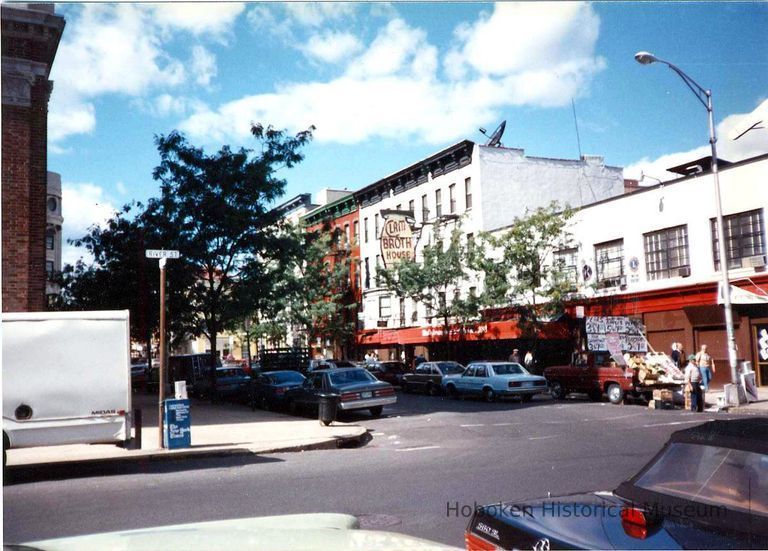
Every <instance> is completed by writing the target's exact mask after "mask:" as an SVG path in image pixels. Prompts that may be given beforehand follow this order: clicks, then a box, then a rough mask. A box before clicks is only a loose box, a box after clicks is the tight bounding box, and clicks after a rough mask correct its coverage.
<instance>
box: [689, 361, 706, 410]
mask: <svg viewBox="0 0 768 551" xmlns="http://www.w3.org/2000/svg"><path fill="white" fill-rule="evenodd" d="M685 391H686V392H688V393H690V395H691V411H698V412H702V411H704V393H703V392H702V389H701V370H700V369H699V366H698V365H696V356H694V355H693V354H691V355H690V356H688V365H686V366H685Z"/></svg>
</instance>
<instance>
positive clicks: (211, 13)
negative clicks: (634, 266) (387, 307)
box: [48, 2, 768, 262]
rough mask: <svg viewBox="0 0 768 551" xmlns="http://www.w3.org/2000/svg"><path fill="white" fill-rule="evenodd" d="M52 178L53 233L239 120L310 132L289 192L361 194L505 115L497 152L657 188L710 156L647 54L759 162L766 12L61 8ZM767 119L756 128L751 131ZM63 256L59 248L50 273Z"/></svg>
mask: <svg viewBox="0 0 768 551" xmlns="http://www.w3.org/2000/svg"><path fill="white" fill-rule="evenodd" d="M57 10H58V11H59V13H61V14H62V15H64V17H65V18H66V20H67V25H66V28H65V31H64V36H63V38H62V43H61V45H60V48H59V51H58V54H57V57H56V61H55V63H54V68H53V72H52V79H53V80H54V82H55V84H54V92H53V94H52V97H51V103H50V115H49V161H48V163H49V170H53V171H56V172H60V173H61V175H62V180H63V187H64V204H63V208H64V217H65V237H78V236H80V235H82V234H83V232H84V231H85V230H86V228H87V227H88V226H89V225H90V224H93V223H99V222H101V221H103V219H104V218H105V217H106V216H108V215H109V214H110V212H111V211H112V210H113V209H114V208H116V207H119V206H120V205H122V204H123V203H125V202H127V201H130V200H132V199H138V200H143V199H146V198H147V197H149V196H152V195H154V194H156V192H157V185H156V183H155V182H154V181H153V180H152V176H151V173H152V169H153V168H154V167H155V165H156V164H157V160H158V157H157V153H156V150H155V146H154V143H153V139H154V136H155V135H157V134H165V133H168V132H170V131H171V130H173V129H180V130H181V131H183V132H184V133H185V134H186V135H187V136H188V138H189V139H190V141H191V142H192V143H194V144H196V145H201V146H204V147H205V148H206V149H207V150H209V151H213V150H214V149H216V148H218V147H220V146H221V145H222V144H230V145H232V146H244V147H253V146H255V143H254V141H253V140H252V138H251V137H250V134H249V127H250V123H251V121H259V122H262V123H265V124H267V123H268V124H273V125H274V126H276V127H279V128H287V129H289V130H290V131H293V132H295V131H299V130H301V129H304V128H306V127H308V126H309V125H311V124H314V125H316V126H317V132H316V137H315V140H314V142H313V143H312V144H311V145H310V146H309V147H308V148H307V149H306V160H305V161H304V162H303V163H302V164H301V165H300V166H298V167H297V168H295V169H292V170H289V171H286V172H285V173H284V174H283V175H284V177H285V178H286V179H287V181H288V186H287V189H286V198H288V197H291V196H293V195H296V194H298V193H304V192H316V191H318V190H319V189H321V188H323V187H332V188H347V189H350V190H354V189H358V188H360V187H363V186H365V185H367V184H369V183H371V182H373V181H375V180H377V179H379V178H381V177H383V176H385V175H387V174H390V173H392V172H395V171H396V170H398V169H400V168H402V167H404V166H406V165H408V164H410V163H412V162H415V161H418V160H419V159H421V158H423V157H425V156H427V155H429V154H430V153H432V152H434V151H437V150H439V149H441V148H443V147H445V146H447V145H449V144H451V143H454V142H456V141H459V140H462V139H472V140H476V141H482V140H483V136H482V135H481V134H480V133H479V132H478V131H477V128H478V127H485V128H488V129H492V128H494V127H495V125H496V124H498V123H499V122H500V121H501V120H503V119H506V120H507V130H506V133H505V136H504V138H503V139H502V142H503V144H504V145H506V146H510V147H519V148H524V149H525V150H526V153H527V154H529V155H536V156H544V157H556V158H577V157H578V146H577V141H576V132H575V128H574V119H573V111H572V107H571V100H572V99H573V101H574V102H575V104H576V113H577V119H578V126H579V132H580V137H581V150H582V153H584V154H594V155H602V156H604V157H605V160H606V163H608V164H611V165H614V166H621V167H626V170H625V175H626V176H627V177H636V176H637V175H638V174H639V171H640V169H642V170H644V171H645V173H646V174H648V175H651V176H654V177H657V178H664V177H665V173H664V168H666V167H670V166H674V165H676V164H679V163H682V162H684V161H685V160H686V159H691V158H696V157H698V156H703V155H706V154H707V151H708V145H707V119H706V112H705V110H704V109H703V107H702V106H701V105H700V104H699V103H698V102H697V100H696V98H695V97H694V96H693V95H692V94H691V93H690V91H688V90H687V88H686V87H685V85H684V84H683V82H682V81H681V80H680V79H679V77H677V76H676V75H675V74H674V73H673V72H672V71H670V70H669V69H667V68H666V67H664V66H662V65H659V64H657V65H651V66H641V65H639V64H637V63H636V62H635V61H634V60H633V55H634V54H635V52H637V51H638V50H648V51H651V52H653V53H655V54H656V55H657V56H658V57H660V58H664V59H667V60H669V61H672V62H674V63H675V64H677V65H678V66H680V67H681V68H682V69H683V70H685V71H686V72H687V73H688V74H689V75H690V76H691V77H693V78H694V79H696V80H697V81H698V82H699V83H700V84H701V85H703V86H705V87H708V88H711V89H712V90H713V94H714V101H715V115H716V122H717V124H718V131H719V137H720V141H719V144H718V145H719V152H720V156H721V157H722V158H725V159H728V160H739V159H741V158H746V157H749V156H753V155H755V154H759V153H763V152H768V130H765V129H764V130H756V131H753V132H750V133H749V134H747V135H746V136H744V137H743V138H741V139H740V140H738V141H732V140H729V139H728V134H730V133H731V132H733V130H734V129H736V128H739V127H740V126H742V125H744V124H745V123H746V122H747V121H750V122H751V121H752V120H753V119H755V118H758V119H759V118H762V117H763V115H765V117H764V118H765V120H766V122H767V123H768V33H766V29H768V4H766V3H763V2H759V3H717V2H706V3H693V2H669V3H655V2H642V3H625V2H619V3H594V4H589V3H575V2H563V3H557V4H545V3H540V2H526V3H522V4H516V3H503V4H490V3H441V2H426V3H397V2H395V3H298V2H294V3H278V2H274V3H247V4H236V3H195V4H184V3H166V4H130V3H125V4H85V5H81V4H58V5H57ZM765 126H768V124H766V125H765ZM77 254H78V251H75V250H73V249H72V248H66V249H65V255H64V260H65V262H66V261H72V260H73V259H75V258H76V256H77Z"/></svg>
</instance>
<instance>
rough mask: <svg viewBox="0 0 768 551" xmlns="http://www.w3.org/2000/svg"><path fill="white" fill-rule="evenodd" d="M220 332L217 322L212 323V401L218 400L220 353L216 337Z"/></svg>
mask: <svg viewBox="0 0 768 551" xmlns="http://www.w3.org/2000/svg"><path fill="white" fill-rule="evenodd" d="M218 333H219V332H218V327H216V324H215V323H212V324H211V330H210V336H209V338H210V340H211V373H210V377H211V402H216V401H218V396H217V392H216V358H217V355H218V354H217V350H216V337H217V336H218Z"/></svg>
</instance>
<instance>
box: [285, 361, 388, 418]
mask: <svg viewBox="0 0 768 551" xmlns="http://www.w3.org/2000/svg"><path fill="white" fill-rule="evenodd" d="M325 392H328V393H335V394H338V395H339V409H340V410H342V411H350V410H358V409H367V410H368V411H370V413H371V415H372V416H374V417H378V416H379V415H381V412H382V410H383V409H384V406H386V405H389V404H394V403H395V402H397V397H396V396H395V389H394V388H392V385H391V384H389V383H385V382H384V381H379V380H378V379H377V378H376V377H374V376H373V375H371V374H370V373H369V372H368V371H367V370H366V369H363V368H361V367H350V368H347V367H340V368H337V369H320V370H315V371H313V372H312V373H310V374H309V375H307V379H306V380H305V381H304V383H303V384H302V385H301V386H300V387H299V388H295V389H291V390H289V391H287V392H286V396H285V402H286V405H287V406H288V409H289V411H291V412H293V413H295V412H296V411H297V410H299V409H302V408H304V409H306V408H311V409H316V408H317V406H318V402H319V397H318V394H320V393H325Z"/></svg>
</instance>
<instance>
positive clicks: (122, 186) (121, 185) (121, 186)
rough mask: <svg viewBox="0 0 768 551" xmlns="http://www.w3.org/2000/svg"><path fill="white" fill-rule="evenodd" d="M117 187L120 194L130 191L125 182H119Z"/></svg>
mask: <svg viewBox="0 0 768 551" xmlns="http://www.w3.org/2000/svg"><path fill="white" fill-rule="evenodd" d="M115 188H116V189H117V192H118V193H119V194H120V195H126V194H127V193H128V188H127V187H125V184H124V183H123V182H117V183H116V184H115Z"/></svg>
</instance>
